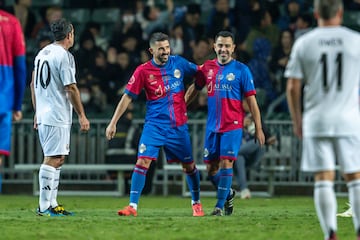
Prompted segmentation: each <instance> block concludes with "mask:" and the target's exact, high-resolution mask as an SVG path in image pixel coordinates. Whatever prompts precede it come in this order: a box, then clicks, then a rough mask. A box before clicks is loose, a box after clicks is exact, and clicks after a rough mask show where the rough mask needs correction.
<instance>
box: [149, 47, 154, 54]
mask: <svg viewBox="0 0 360 240" xmlns="http://www.w3.org/2000/svg"><path fill="white" fill-rule="evenodd" d="M149 52H150V53H151V55H152V54H154V49H152V48H151V47H150V48H149Z"/></svg>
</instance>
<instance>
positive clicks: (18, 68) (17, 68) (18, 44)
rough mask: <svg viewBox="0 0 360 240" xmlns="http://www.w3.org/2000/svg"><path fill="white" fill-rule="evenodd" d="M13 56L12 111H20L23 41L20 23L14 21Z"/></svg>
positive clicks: (23, 84)
mask: <svg viewBox="0 0 360 240" xmlns="http://www.w3.org/2000/svg"><path fill="white" fill-rule="evenodd" d="M13 34H14V38H13V42H12V43H13V47H12V50H13V55H14V62H13V65H14V81H15V82H14V91H15V92H14V104H13V107H12V108H13V110H15V111H20V110H21V104H22V100H23V96H24V91H25V86H26V60H25V40H24V34H23V32H22V29H21V25H20V22H19V21H17V19H16V21H14V31H13Z"/></svg>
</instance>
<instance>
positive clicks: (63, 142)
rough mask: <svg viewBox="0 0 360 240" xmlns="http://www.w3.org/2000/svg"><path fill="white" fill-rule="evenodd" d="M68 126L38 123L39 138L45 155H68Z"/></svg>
mask: <svg viewBox="0 0 360 240" xmlns="http://www.w3.org/2000/svg"><path fill="white" fill-rule="evenodd" d="M70 129H71V126H69V127H55V126H49V125H44V124H39V125H38V132H39V139H40V143H41V147H42V149H43V152H44V156H45V157H51V156H58V155H69V152H70Z"/></svg>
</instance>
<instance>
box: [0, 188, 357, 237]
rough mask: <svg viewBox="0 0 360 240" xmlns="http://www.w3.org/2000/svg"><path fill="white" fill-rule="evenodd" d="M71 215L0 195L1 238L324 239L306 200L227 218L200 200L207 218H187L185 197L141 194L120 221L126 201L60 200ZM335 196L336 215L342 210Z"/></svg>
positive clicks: (243, 206)
mask: <svg viewBox="0 0 360 240" xmlns="http://www.w3.org/2000/svg"><path fill="white" fill-rule="evenodd" d="M58 199H59V202H60V203H61V204H63V205H64V206H65V208H66V209H68V210H71V211H74V212H75V216H69V217H57V218H50V217H39V216H36V214H35V208H36V207H37V205H38V204H37V202H38V198H37V197H34V196H23V195H0V239H4V240H5V239H6V240H7V239H16V240H21V239H27V240H28V239H51V240H56V239H62V240H63V239H76V240H79V239H94V240H95V239H99V240H100V239H101V240H102V239H106V240H108V239H129V240H132V239H152V240H157V239H166V240H170V239H179V240H180V239H181V240H183V239H184V240H187V239H201V240H202V239H203V240H211V239H220V240H227V239H234V240H237V239H249V240H257V239H259V240H273V239H274V240H275V239H280V240H281V239H284V240H287V239H292V240H296V239H299V240H300V239H301V240H304V239H306V240H313V239H323V235H322V232H321V230H320V226H319V223H318V220H317V217H316V214H315V210H314V204H313V200H312V198H311V197H274V198H252V199H250V200H241V199H239V198H236V200H235V208H234V214H233V215H232V216H224V217H213V216H209V215H208V214H209V213H210V212H211V211H212V209H213V206H214V204H215V198H212V197H206V198H202V200H201V201H202V204H203V207H204V210H205V213H206V214H207V215H206V216H205V217H197V218H195V217H192V211H191V206H190V198H182V197H176V196H171V197H159V196H142V197H141V199H140V204H139V209H138V216H137V217H120V216H118V215H117V210H118V209H119V208H122V207H123V206H126V205H127V204H128V197H122V198H116V197H65V196H59V198H58ZM346 202H347V199H346V198H338V211H344V210H345V208H346V205H345V203H346ZM338 226H339V230H338V237H339V238H340V239H355V233H354V230H353V223H352V219H351V218H338Z"/></svg>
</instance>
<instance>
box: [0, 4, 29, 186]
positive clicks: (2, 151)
mask: <svg viewBox="0 0 360 240" xmlns="http://www.w3.org/2000/svg"><path fill="white" fill-rule="evenodd" d="M0 30H1V31H0V42H1V44H0V86H1V87H0V102H1V107H0V166H1V164H2V161H3V156H4V155H5V156H8V155H9V154H10V144H11V124H12V123H11V122H12V120H13V121H19V120H21V118H22V112H21V104H22V99H23V97H24V92H25V86H26V61H25V40H24V35H23V32H22V29H21V25H20V22H19V20H18V19H17V18H16V17H15V16H14V15H12V14H10V13H8V12H5V11H2V10H0ZM0 179H1V175H0Z"/></svg>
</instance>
